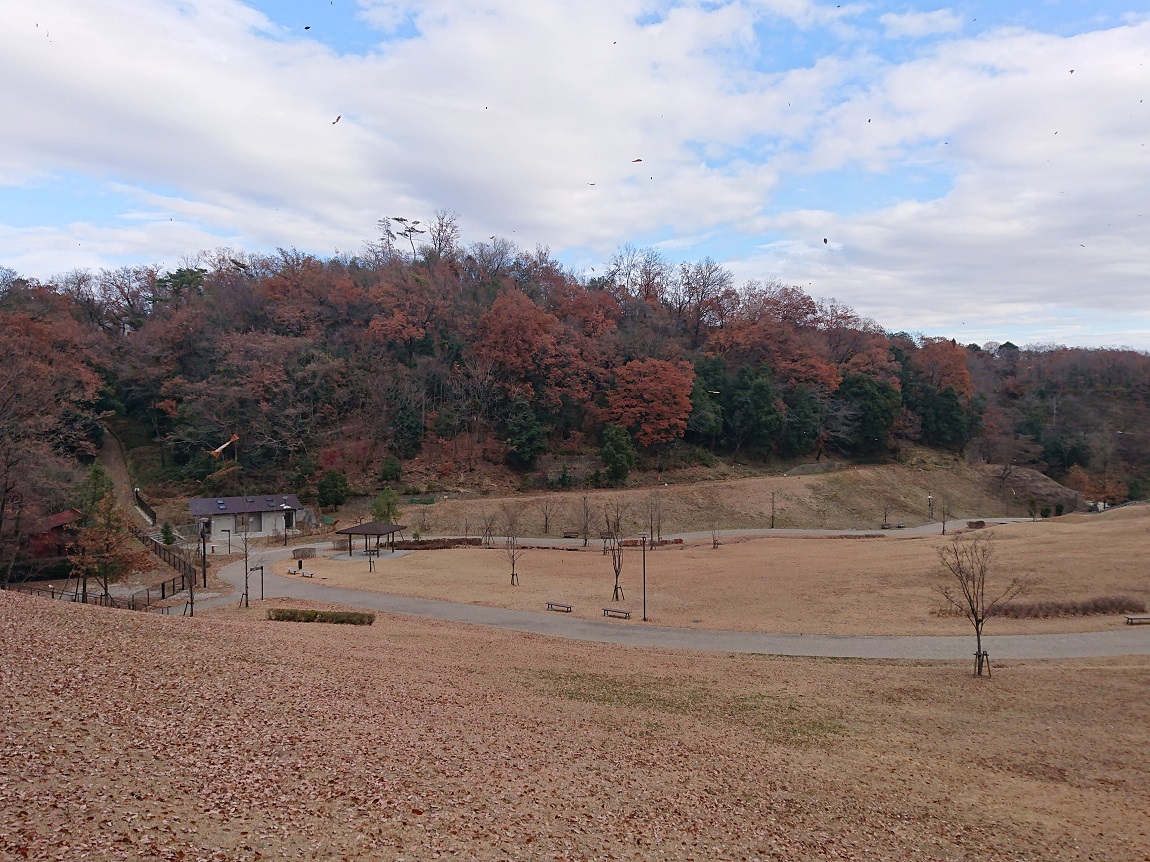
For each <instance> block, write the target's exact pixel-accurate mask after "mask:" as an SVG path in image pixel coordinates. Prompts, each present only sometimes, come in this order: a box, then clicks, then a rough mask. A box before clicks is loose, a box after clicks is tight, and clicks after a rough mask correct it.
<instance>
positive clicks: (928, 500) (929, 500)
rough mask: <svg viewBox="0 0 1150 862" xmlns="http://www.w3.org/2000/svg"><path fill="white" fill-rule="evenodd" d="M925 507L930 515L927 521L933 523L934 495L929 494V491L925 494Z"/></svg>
mask: <svg viewBox="0 0 1150 862" xmlns="http://www.w3.org/2000/svg"><path fill="white" fill-rule="evenodd" d="M926 506H927V509H928V511H929V513H930V514H929V515H928V518H927V519H928V520H930V521H933V520H934V494H932V493H930V492H929V491H927V493H926Z"/></svg>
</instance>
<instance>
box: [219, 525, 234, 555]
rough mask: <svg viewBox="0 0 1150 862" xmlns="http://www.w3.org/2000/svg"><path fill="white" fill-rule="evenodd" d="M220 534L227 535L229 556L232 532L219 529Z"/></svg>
mask: <svg viewBox="0 0 1150 862" xmlns="http://www.w3.org/2000/svg"><path fill="white" fill-rule="evenodd" d="M220 532H221V533H227V534H228V554H229V555H230V554H231V552H232V531H231V530H224V529H221V530H220Z"/></svg>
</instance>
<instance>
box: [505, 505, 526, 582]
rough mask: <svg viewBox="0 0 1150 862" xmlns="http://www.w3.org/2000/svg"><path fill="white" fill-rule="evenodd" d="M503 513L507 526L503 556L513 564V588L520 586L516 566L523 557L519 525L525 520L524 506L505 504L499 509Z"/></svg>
mask: <svg viewBox="0 0 1150 862" xmlns="http://www.w3.org/2000/svg"><path fill="white" fill-rule="evenodd" d="M499 508H500V509H501V510H502V512H503V520H504V522H505V523H506V525H507V532H506V534H505V537H504V539H503V554H504V556H506V557H507V562H509V563H510V564H511V586H513V587H515V586H518V585H519V575H518V573H517V572H516V571H515V566H516V564H517V563H518V562H519V560H520V558H521V557H522V556H523V548H522V546H520V544H519V525H520V522H521V521H522V520H523V505H522V504H520V503H504V504H503V505H501V506H500V507H499Z"/></svg>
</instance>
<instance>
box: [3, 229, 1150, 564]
mask: <svg viewBox="0 0 1150 862" xmlns="http://www.w3.org/2000/svg"><path fill="white" fill-rule="evenodd" d="M380 228H381V238H380V239H379V240H376V241H372V242H369V243H367V244H366V245H365V247H364V249H363V251H362V253H360V254H357V255H351V254H342V255H337V256H334V257H331V258H329V259H320V258H317V257H313V256H311V255H307V254H303V253H300V252H298V251H295V250H281V251H280V252H279V253H278V254H276V255H270V256H260V255H250V254H243V253H239V252H234V251H232V250H228V249H221V250H217V251H215V252H212V253H206V254H202V255H200V256H198V257H197V258H195V259H192V260H189V261H187V262H186V263H185V265H184V266H182V267H180V268H177V269H174V270H170V271H163V270H160V269H158V268H156V267H152V266H144V265H141V266H130V267H123V268H120V269H117V270H102V271H100V272H88V271H74V272H72V273H69V274H67V275H65V276H62V277H60V278H58V279H55V280H53V281H50V282H45V283H40V282H37V281H35V280H32V279H27V278H22V277H20V276H19V275H18V274H17V273H14V272H12V271H11V270H0V332H2V334H3V341H4V344H5V358H6V361H5V362H4V363H3V367H2V369H0V405H2V407H0V458H2V460H0V501H2V506H0V535H3V536H7V537H8V542H9V544H10V543H11V540H12V538H13V537H15V536H16V535H18V534H19V533H20V532H21V531H22V530H24V529H26V528H27V526H28V525H29V524H30V523H31V522H32V521H34V520H36V518H38V517H40V516H42V515H43V514H44V513H45V512H47V511H51V510H53V509H58V508H59V507H60V506H61V505H62V504H63V503H64V502H65V500H66V497H67V493H68V486H69V483H70V482H72V481H74V478H73V477H72V476H71V474H70V473H69V470H68V467H69V464H74V462H75V459H76V458H77V457H83V456H86V455H88V454H89V453H90V451H91V447H92V446H93V445H95V444H96V443H97V442H98V440H99V436H100V434H101V430H100V421H99V417H100V416H101V415H104V416H111V415H115V416H118V417H121V419H122V420H123V421H125V422H126V423H129V424H131V425H132V426H134V427H137V428H143V429H147V431H146V435H144V436H146V438H147V441H149V442H150V444H151V445H152V446H154V447H155V449H156V451H157V452H158V453H159V458H158V459H157V464H156V465H155V469H154V470H153V471H152V474H151V475H148V476H146V477H144V479H145V481H155V482H160V481H168V482H181V483H184V486H185V487H186V488H188V489H189V490H191V489H196V490H198V491H202V492H203V493H209V494H224V493H229V492H232V493H239V492H241V491H247V492H250V493H262V492H264V491H265V490H266V491H271V490H275V491H277V492H278V491H285V490H300V491H303V490H305V489H306V488H307V487H309V486H310V485H312V484H314V482H316V481H317V480H318V479H319V478H321V477H322V476H323V475H325V473H328V472H334V471H340V472H343V473H346V474H348V475H351V476H353V477H360V478H364V477H367V478H372V479H377V480H379V479H388V478H391V479H395V478H397V477H398V476H399V475H400V473H401V472H402V469H403V462H404V461H405V460H407V459H410V458H412V457H413V456H415V455H416V454H417V453H420V452H421V451H423V452H424V453H432V455H433V457H434V459H435V461H436V469H438V470H439V471H441V472H442V474H443V475H448V474H460V473H462V474H466V473H467V471H468V470H470V469H473V468H475V467H476V466H477V465H479V464H483V463H492V464H494V463H499V464H506V465H510V466H511V467H512V468H514V469H516V470H519V471H522V472H523V473H524V474H525V475H527V476H530V475H533V471H536V470H537V465H538V463H539V459H540V457H541V456H543V455H545V454H546V455H549V456H556V457H551V458H549V463H558V464H566V463H567V461H565V460H564V459H567V460H568V461H569V462H570V464H571V469H570V470H569V471H568V470H563V469H560V471H559V473H558V475H556V474H555V471H554V470H552V471H550V472H549V473H548V476H547V477H543V478H540V480H539V481H540V482H546V481H550V482H552V483H554V484H558V485H562V486H571V485H572V484H577V483H586V484H608V483H621V482H623V481H625V480H626V477H627V475H628V472H629V470H630V469H632V468H633V465H635V464H636V459H638V463H639V465H640V466H647V467H655V466H658V467H668V466H674V465H682V464H684V463H691V462H693V461H704V462H705V461H706V460H707V459H714V458H716V457H723V458H738V459H740V460H749V461H767V460H770V459H773V458H784V459H792V460H793V459H805V458H812V459H813V458H820V457H822V455H823V454H824V453H831V452H833V453H835V455H836V456H845V457H851V458H858V459H864V460H866V459H883V458H887V457H890V456H891V455H897V453H898V451H899V449H900V446H902V445H904V444H905V443H907V442H909V441H914V442H919V443H922V444H925V445H929V446H933V447H937V448H941V449H947V450H950V451H953V452H956V453H958V452H965V453H966V454H968V456H970V457H974V458H981V459H985V460H987V461H991V462H995V463H1001V464H1003V465H1005V466H1004V468H1003V469H1004V471H1005V472H1009V470H1010V469H1011V467H1012V465H1029V466H1037V467H1039V468H1040V469H1045V470H1047V471H1048V472H1049V473H1050V474H1051V475H1053V476H1055V477H1056V478H1059V479H1060V480H1063V481H1065V482H1067V483H1069V484H1070V485H1072V486H1073V487H1075V488H1076V489H1078V490H1080V491H1082V492H1083V493H1084V494H1085V495H1086V496H1087V497H1093V498H1106V499H1108V500H1110V501H1111V502H1117V501H1120V500H1123V499H1126V497H1127V496H1130V495H1133V496H1142V494H1143V490H1142V488H1143V486H1142V481H1143V480H1144V479H1145V478H1146V477H1147V476H1148V475H1150V433H1148V432H1147V430H1146V429H1147V424H1148V422H1147V420H1148V419H1150V356H1147V355H1146V354H1144V353H1139V352H1136V351H1130V350H1086V349H1076V348H1065V347H1053V346H1052V347H1038V348H1026V349H1020V348H1018V347H1016V346H1015V345H1012V344H1010V343H1004V344H987V345H983V346H981V347H980V346H978V345H968V346H963V345H960V344H957V343H955V342H953V341H951V340H948V339H942V338H935V337H930V336H925V335H919V334H915V335H911V334H907V333H891V332H887V331H884V329H883V328H882V327H881V326H880V325H879V324H878V323H876V322H875V321H873V320H869V319H866V318H862V317H860V316H859V315H858V314H856V313H855V312H854V311H853V310H852V309H850V308H848V307H846V306H845V305H843V304H841V303H839V302H837V301H835V300H833V299H816V298H814V297H811V296H808V295H807V294H806V293H804V292H803V291H802V290H801V289H799V288H797V287H793V286H789V285H785V284H781V283H778V282H773V281H768V282H758V281H750V282H747V283H745V284H743V285H739V286H737V285H735V284H734V282H733V278H732V275H731V273H730V272H729V271H727V270H726V269H724V268H723V267H722V266H721V265H720V264H719V263H717V262H715V261H713V260H710V259H705V260H702V261H698V262H696V263H690V264H680V265H674V264H672V263H671V262H669V261H668V260H667V259H666V258H664V257H663V256H662V255H661V254H660V253H658V252H657V251H654V250H650V249H647V250H638V249H634V248H631V247H624V248H622V249H620V250H619V252H618V253H617V254H616V255H615V257H614V259H613V260H612V263H611V267H610V269H609V271H608V272H606V273H604V274H602V275H599V274H590V275H591V277H589V278H588V277H584V276H581V275H577V274H575V273H572V272H570V271H567V270H565V269H564V268H563V267H562V266H560V265H559V264H558V263H557V262H556V261H555V260H554V259H553V258H552V257H551V255H550V253H549V251H548V250H547V249H545V248H538V249H536V250H535V251H525V250H522V249H519V248H517V247H516V246H515V245H514V243H512V242H510V241H508V240H505V239H500V238H494V237H493V238H492V239H490V240H489V241H486V242H481V243H476V244H474V245H471V246H467V247H464V246H462V245H461V244H460V241H459V235H458V230H457V227H456V221H455V217H454V216H453V215H452V214H450V213H439V214H438V216H437V218H436V220H435V222H434V223H433V224H431V225H421V224H420V223H418V222H414V221H411V222H409V221H406V220H402V219H394V220H384V221H382V222H381V223H380ZM233 436H236V437H238V438H239V439H238V441H237V442H236V443H235V444H234V445H233V446H232V447H230V448H228V449H227V450H225V452H224V454H223V455H213V454H212V450H215V449H217V447H220V446H221V445H222V444H224V443H226V442H227V441H229V440H230V439H231V438H232V437H233ZM589 463H590V464H591V466H590V467H587V466H586V465H588V464H589ZM578 465H583V466H582V467H580V466H578ZM273 485H274V486H275V487H274V488H273V487H272V486H273ZM285 486H287V487H285Z"/></svg>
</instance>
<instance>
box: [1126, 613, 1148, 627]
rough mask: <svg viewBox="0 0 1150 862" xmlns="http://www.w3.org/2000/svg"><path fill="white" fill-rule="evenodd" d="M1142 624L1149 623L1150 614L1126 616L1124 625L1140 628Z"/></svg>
mask: <svg viewBox="0 0 1150 862" xmlns="http://www.w3.org/2000/svg"><path fill="white" fill-rule="evenodd" d="M1142 623H1150V614H1127V615H1126V625H1128V626H1140V625H1142Z"/></svg>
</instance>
